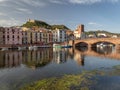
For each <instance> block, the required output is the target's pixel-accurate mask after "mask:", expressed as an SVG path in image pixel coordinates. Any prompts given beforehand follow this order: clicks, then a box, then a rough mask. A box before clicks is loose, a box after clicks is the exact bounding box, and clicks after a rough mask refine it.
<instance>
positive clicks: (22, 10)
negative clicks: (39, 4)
mask: <svg viewBox="0 0 120 90" xmlns="http://www.w3.org/2000/svg"><path fill="white" fill-rule="evenodd" d="M17 11H18V12H22V13H28V14H32V11H30V10H29V9H25V8H17Z"/></svg>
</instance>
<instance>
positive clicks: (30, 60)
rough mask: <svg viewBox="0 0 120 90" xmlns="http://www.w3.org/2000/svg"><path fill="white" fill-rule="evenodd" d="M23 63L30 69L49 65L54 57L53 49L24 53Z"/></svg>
mask: <svg viewBox="0 0 120 90" xmlns="http://www.w3.org/2000/svg"><path fill="white" fill-rule="evenodd" d="M23 57H24V59H23V63H24V64H26V65H27V66H28V67H31V68H34V69H35V68H37V67H42V66H45V65H46V64H48V63H49V62H50V61H51V60H52V57H53V51H52V49H39V50H37V51H26V52H23Z"/></svg>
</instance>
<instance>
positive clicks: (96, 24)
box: [88, 22, 103, 27]
mask: <svg viewBox="0 0 120 90" xmlns="http://www.w3.org/2000/svg"><path fill="white" fill-rule="evenodd" d="M88 24H89V25H93V26H97V27H101V26H103V25H101V24H99V23H96V22H89V23H88Z"/></svg>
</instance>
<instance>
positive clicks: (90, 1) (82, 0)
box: [69, 0, 102, 4]
mask: <svg viewBox="0 0 120 90" xmlns="http://www.w3.org/2000/svg"><path fill="white" fill-rule="evenodd" d="M101 1H102V0H69V2H70V3H73V4H93V3H98V2H101Z"/></svg>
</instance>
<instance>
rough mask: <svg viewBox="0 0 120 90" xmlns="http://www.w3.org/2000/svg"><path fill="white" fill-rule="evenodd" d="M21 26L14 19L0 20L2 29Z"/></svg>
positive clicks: (19, 22)
mask: <svg viewBox="0 0 120 90" xmlns="http://www.w3.org/2000/svg"><path fill="white" fill-rule="evenodd" d="M20 24H22V22H21V21H19V20H16V19H15V18H10V19H9V20H8V19H1V20H0V26H4V27H9V26H17V25H20Z"/></svg>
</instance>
